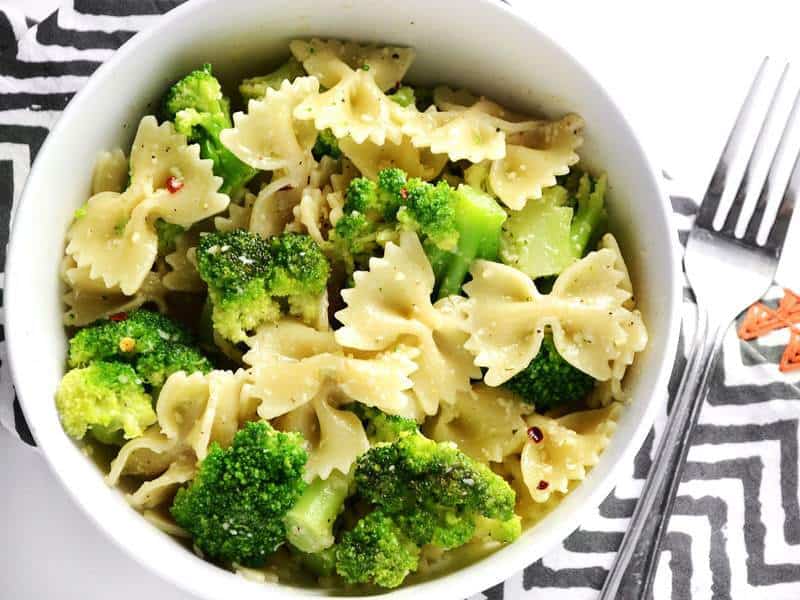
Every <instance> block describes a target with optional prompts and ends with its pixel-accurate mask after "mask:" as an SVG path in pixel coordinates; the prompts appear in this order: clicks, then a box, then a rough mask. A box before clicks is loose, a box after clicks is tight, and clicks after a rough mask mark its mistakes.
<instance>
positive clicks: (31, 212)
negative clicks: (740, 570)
mask: <svg viewBox="0 0 800 600" xmlns="http://www.w3.org/2000/svg"><path fill="white" fill-rule="evenodd" d="M311 36H320V37H334V38H351V39H355V40H364V41H376V42H387V43H393V44H401V45H409V46H413V47H415V48H416V49H417V54H418V57H417V60H416V63H415V65H414V67H413V69H412V71H411V73H410V74H409V79H410V80H411V81H415V82H419V83H434V82H446V83H449V84H451V85H456V86H465V87H468V88H471V89H473V90H475V91H477V92H480V93H483V94H485V95H487V96H489V97H492V98H495V99H497V100H498V101H500V102H506V103H508V104H510V105H512V106H513V107H515V108H519V109H526V110H528V111H538V112H543V113H545V114H546V115H549V116H553V117H555V116H560V115H562V114H563V113H565V112H568V111H574V112H577V113H579V114H581V115H582V116H583V117H584V118H585V120H586V123H587V127H586V143H585V145H584V147H583V148H582V152H581V154H582V157H583V159H584V161H587V162H588V163H589V164H590V165H591V166H593V167H594V168H596V169H599V170H604V171H606V172H607V173H608V175H609V181H610V182H611V184H612V188H611V194H610V200H609V211H610V213H611V222H612V229H613V230H614V231H615V233H616V234H617V236H618V239H619V241H620V243H621V246H622V249H623V253H624V254H625V256H626V258H627V260H628V261H629V266H630V268H631V271H632V276H633V280H634V285H635V289H636V291H637V297H638V302H639V305H640V307H641V310H642V312H643V314H644V318H645V321H646V323H647V326H648V329H649V332H650V343H649V346H648V348H647V350H646V351H645V352H644V353H643V354H641V355H640V356H639V357H638V358H637V361H636V365H635V368H634V369H633V370H632V372H631V373H630V377H629V380H628V386H629V388H630V391H631V392H632V395H633V402H632V403H631V405H630V406H629V407H627V409H626V410H625V411H624V414H623V417H622V419H621V420H620V422H619V427H618V430H617V432H616V434H615V436H614V438H613V440H612V442H611V444H610V446H609V447H608V449H607V450H606V451H605V453H604V454H603V456H602V458H601V460H600V463H599V464H598V465H597V466H596V467H595V468H594V469H593V470H592V472H591V473H590V474H589V476H588V477H587V479H586V481H584V482H583V483H582V484H581V485H580V486H579V487H578V488H577V489H576V490H575V491H574V492H572V493H571V494H570V495H569V496H568V497H567V498H566V499H565V500H564V502H563V503H562V504H561V505H560V506H559V507H558V508H557V509H556V510H555V511H554V512H553V513H552V514H550V515H549V516H548V517H547V518H545V519H544V520H543V521H542V522H540V523H539V524H537V525H536V526H535V527H533V528H532V529H530V530H528V531H526V532H525V533H524V534H523V536H522V537H521V538H520V539H519V540H518V541H517V542H515V543H514V544H511V545H509V546H508V547H505V548H503V549H502V550H500V551H499V552H497V553H495V554H493V555H491V556H490V557H487V558H485V559H483V560H481V561H479V562H477V563H475V564H473V565H471V566H468V567H466V568H463V569H461V570H459V571H456V572H454V573H451V574H448V575H445V576H442V577H440V578H438V579H435V580H432V581H428V582H425V583H421V584H417V585H414V586H410V587H403V588H400V589H397V590H394V591H391V592H388V593H386V594H385V597H387V598H389V597H391V598H393V599H400V598H420V597H426V598H427V597H436V598H440V599H447V598H463V597H467V596H469V595H471V594H473V593H475V592H478V591H480V590H483V589H485V588H487V587H489V586H491V585H493V584H495V583H497V582H499V581H501V580H502V579H505V578H507V577H509V576H510V575H512V574H513V573H515V572H516V571H519V570H520V569H522V568H524V567H525V566H527V565H528V564H530V563H532V562H534V561H535V560H537V559H538V558H540V557H541V556H542V555H543V554H544V553H545V552H546V551H547V550H548V549H550V548H552V547H553V546H554V545H556V544H557V543H559V542H560V541H561V540H563V539H564V538H565V537H566V536H567V535H568V534H569V533H570V532H571V531H572V530H573V529H575V528H576V527H577V526H578V525H579V524H580V523H581V522H582V520H583V518H584V516H585V515H587V514H591V513H592V511H593V510H594V509H595V508H596V507H597V505H598V504H599V503H600V501H601V500H602V499H603V498H604V497H605V496H606V495H607V494H608V493H609V491H610V490H611V488H612V487H613V486H614V483H615V474H616V473H617V468H618V467H620V466H622V465H628V464H629V462H630V461H631V460H632V457H633V454H634V452H635V451H636V450H637V449H638V448H639V446H640V445H641V443H642V442H643V440H644V437H645V435H646V434H647V432H648V430H649V428H650V426H651V424H652V422H653V418H654V415H655V413H656V410H657V408H658V405H659V404H660V403H661V402H662V401H663V398H664V391H665V388H666V383H667V379H668V376H669V373H670V369H671V366H672V362H673V356H674V352H675V347H676V340H677V335H678V328H679V312H678V310H679V306H680V289H681V286H680V284H679V281H680V280H679V277H678V273H679V271H678V266H679V261H678V257H677V254H676V250H675V245H674V243H673V241H674V236H675V232H674V231H673V228H672V225H671V221H670V215H671V211H670V208H669V203H668V200H667V198H666V196H665V195H664V193H663V191H662V190H661V188H660V185H659V176H658V175H657V171H656V170H655V169H654V168H653V167H652V165H651V163H650V162H649V161H648V159H647V157H646V154H645V152H644V151H643V149H642V147H641V145H640V144H639V141H638V139H637V136H636V135H635V133H634V132H633V131H632V129H631V127H630V125H629V124H628V122H627V121H626V120H625V117H624V116H623V115H622V114H621V113H620V111H619V109H618V108H617V106H616V105H615V104H614V103H613V102H612V101H611V99H610V98H609V97H608V95H607V94H606V93H605V91H604V90H603V88H602V87H601V86H600V84H599V83H598V82H597V81H595V79H594V78H593V77H592V76H591V75H590V74H589V73H588V72H586V70H584V69H583V68H582V67H581V66H580V65H579V64H578V63H577V62H576V61H575V60H574V59H573V58H572V57H571V56H570V55H569V54H568V53H567V52H566V51H565V50H563V49H562V48H560V47H559V46H558V45H556V44H555V43H554V42H553V41H552V40H550V39H549V38H548V37H547V36H545V35H544V34H543V33H541V32H539V31H537V30H536V29H535V28H534V27H533V26H532V25H530V24H529V23H527V22H525V21H523V20H522V19H520V18H519V17H517V16H515V15H514V13H513V12H512V11H511V10H510V9H508V8H507V7H505V6H504V5H502V4H500V3H499V2H495V1H490V0H472V1H469V2H465V1H463V0H437V1H436V2H431V0H404V1H403V2H398V1H397V0H328V1H326V2H319V1H314V0H235V1H234V0H225V1H223V0H218V1H214V0H198V1H195V2H189V3H188V4H186V5H184V6H181V7H180V8H178V9H176V10H174V11H173V12H171V13H170V14H168V15H167V16H165V17H163V18H162V19H161V20H159V22H158V24H157V25H156V26H155V27H153V28H152V29H150V30H148V31H145V32H143V33H140V34H139V35H137V36H135V37H134V38H133V39H132V40H130V41H129V42H128V43H127V44H125V46H124V47H123V48H122V49H120V51H119V52H117V53H116V54H115V55H114V57H113V58H112V59H111V60H109V61H108V62H107V63H106V64H105V65H103V66H102V67H100V68H99V69H98V70H97V72H96V73H95V74H94V76H93V77H92V78H91V79H90V81H89V82H88V83H87V85H86V86H85V87H84V89H83V90H82V91H81V92H80V93H79V94H78V95H77V96H76V97H75V98H74V99H73V100H72V102H71V103H70V104H69V106H68V107H67V109H66V110H65V112H64V114H63V116H62V117H61V120H60V121H59V122H58V125H57V126H56V127H55V128H54V129H53V131H52V133H51V134H50V136H49V137H48V138H47V141H46V142H45V144H44V146H43V147H42V149H41V151H40V152H39V156H38V157H37V159H36V163H35V165H34V167H33V170H32V171H31V174H30V177H29V179H28V183H27V186H26V187H25V191H24V193H23V196H22V200H21V203H20V205H19V208H18V210H17V214H16V216H15V219H14V227H13V233H12V240H11V247H10V251H9V258H8V262H7V265H6V290H5V310H6V335H7V344H8V349H9V355H10V359H11V368H12V372H13V376H14V381H15V384H16V388H17V392H18V394H19V397H20V400H21V402H22V407H23V409H24V412H25V416H26V417H27V420H28V423H29V424H30V426H31V430H32V431H33V434H34V436H35V438H36V441H37V442H38V444H39V446H40V447H41V449H42V451H43V452H44V455H45V456H46V458H47V460H48V461H49V462H50V465H51V466H52V469H53V472H54V473H55V474H56V475H57V476H58V478H59V479H61V481H62V482H63V484H64V487H65V488H66V489H67V490H68V491H69V492H70V494H72V495H73V497H74V498H75V500H76V501H77V503H78V504H79V505H80V506H81V507H83V509H84V510H85V511H86V513H87V514H88V515H89V516H90V517H91V518H93V519H94V520H95V522H96V523H97V525H98V526H99V527H100V528H101V529H103V530H104V531H105V532H106V533H107V534H108V535H109V536H110V537H111V538H112V539H113V540H115V541H116V542H117V543H118V544H119V545H120V546H121V547H123V548H124V549H125V550H127V551H128V552H129V553H130V555H131V556H132V557H133V558H135V559H136V560H137V561H139V562H140V563H141V564H143V565H145V566H146V567H147V568H149V569H151V570H153V571H155V572H156V573H159V574H160V575H162V576H163V577H164V578H165V579H168V580H170V581H172V582H173V583H175V584H176V585H178V586H180V587H182V588H185V589H186V590H189V591H191V592H193V593H195V594H197V595H198V596H201V597H203V598H208V599H218V600H221V599H225V598H237V599H239V600H248V599H256V598H258V599H262V598H264V597H267V596H270V597H283V598H298V597H306V596H320V595H325V592H324V591H323V590H307V589H299V588H291V587H289V586H285V585H280V584H266V587H265V584H258V583H253V582H250V581H246V580H245V579H243V578H241V577H238V576H236V575H233V574H231V573H228V572H226V571H224V570H222V569H220V568H217V567H215V566H213V565H211V564H210V563H206V562H204V561H202V560H201V559H199V558H197V557H196V556H194V555H193V554H192V553H190V552H187V551H186V549H185V548H184V547H183V546H181V545H180V544H178V543H177V542H175V541H174V540H173V539H172V538H170V537H169V536H167V535H165V534H163V533H161V532H160V531H158V530H157V529H155V528H154V527H153V526H151V525H150V524H148V523H147V522H146V521H145V520H144V519H143V518H142V517H141V516H140V515H139V514H137V513H136V512H135V511H134V510H132V509H131V508H129V507H128V505H127V504H126V503H125V501H124V499H123V498H122V496H121V495H120V494H119V493H118V492H117V491H115V490H113V489H110V488H108V487H107V486H106V485H105V483H104V482H103V479H102V474H101V473H100V472H99V470H98V469H97V468H96V467H95V466H94V464H92V462H91V461H90V460H88V459H87V458H86V457H85V456H84V455H83V454H82V453H81V451H80V450H79V449H78V448H77V447H76V445H75V444H73V443H72V441H71V440H70V439H69V438H68V437H67V436H66V435H65V434H64V432H63V430H62V429H61V425H60V423H59V420H58V415H57V414H56V410H55V406H54V401H53V395H54V392H55V390H56V387H57V385H58V382H59V379H60V378H61V375H62V373H63V369H64V356H65V348H66V339H65V335H64V330H63V327H62V322H61V313H62V307H61V300H60V284H59V277H58V265H59V261H60V260H61V256H62V254H63V251H64V233H65V231H66V230H67V227H68V225H69V223H70V221H71V219H72V215H73V212H74V210H75V208H76V207H78V206H79V205H80V204H82V203H83V202H84V201H85V200H86V199H87V197H88V193H89V181H90V175H91V171H92V165H93V162H94V159H95V156H96V154H97V152H98V151H100V150H103V149H110V148H114V147H117V146H121V147H123V148H127V147H129V145H130V142H131V139H132V136H133V133H134V130H135V128H136V124H137V123H138V121H139V119H140V118H141V116H142V115H143V114H146V113H151V112H154V111H155V109H156V107H157V102H158V100H159V98H160V96H161V94H162V93H163V92H164V90H165V89H166V87H167V85H168V84H169V83H170V82H171V81H173V80H175V79H176V78H178V77H180V76H181V75H182V74H184V73H186V72H187V71H189V70H190V69H191V68H194V67H197V66H198V65H200V64H202V63H203V62H212V63H213V64H214V67H215V69H216V70H217V72H218V73H219V74H220V75H222V77H223V79H224V80H225V81H227V82H229V83H231V82H234V81H235V80H237V78H240V77H241V76H242V75H246V74H251V75H252V74H257V73H261V72H264V71H266V69H267V68H268V67H271V66H273V65H274V64H275V63H276V62H277V61H278V60H279V59H280V58H282V57H284V56H286V55H288V52H287V42H288V40H290V39H292V38H295V37H311Z"/></svg>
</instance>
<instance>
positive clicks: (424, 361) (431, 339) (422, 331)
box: [335, 232, 475, 415]
mask: <svg viewBox="0 0 800 600" xmlns="http://www.w3.org/2000/svg"><path fill="white" fill-rule="evenodd" d="M353 280H354V282H355V286H354V287H353V288H351V289H347V290H343V291H342V299H343V300H344V301H345V303H346V304H347V308H345V309H342V310H340V311H339V312H337V313H336V317H337V319H338V320H339V322H341V323H342V325H343V327H341V328H340V329H338V330H337V331H336V333H335V335H336V341H337V342H339V343H340V344H341V345H342V346H345V347H347V348H355V349H358V350H362V351H372V352H376V351H383V350H386V349H389V348H392V347H394V346H396V345H397V344H398V343H407V344H409V345H413V346H414V347H416V348H418V350H419V355H418V357H417V359H416V361H417V364H418V365H419V369H418V370H417V371H416V372H414V373H413V375H412V376H411V378H412V379H413V381H414V394H415V396H416V398H417V400H418V402H419V405H420V408H421V410H422V412H423V413H424V414H427V415H432V414H435V413H436V412H437V410H438V406H439V403H440V402H441V401H444V402H446V403H450V404H452V403H453V402H454V401H455V398H456V394H457V393H458V392H459V391H466V390H469V389H470V383H469V379H470V377H469V373H470V372H473V373H474V372H475V368H474V366H473V365H472V364H471V361H470V360H469V357H468V355H467V354H466V353H463V351H462V349H461V344H459V343H452V341H451V340H453V339H454V338H455V339H456V340H458V341H460V342H463V340H464V339H466V335H464V334H463V332H461V331H460V330H459V329H458V328H457V326H456V325H455V322H454V320H453V319H452V318H451V317H450V315H449V314H448V312H447V311H446V310H444V305H438V304H437V307H434V306H433V305H432V304H431V301H430V296H431V293H432V291H433V284H434V275H433V270H432V269H431V266H430V263H429V262H428V259H427V257H426V256H425V251H424V250H423V249H422V244H420V242H419V238H418V237H417V235H416V234H415V233H412V232H404V233H402V234H401V235H400V239H399V245H398V244H394V243H392V242H390V243H388V244H386V248H385V250H384V255H383V257H382V258H372V259H370V261H369V271H357V272H355V273H354V274H353ZM448 308H449V305H448ZM448 342H450V343H448ZM465 363H466V364H465Z"/></svg>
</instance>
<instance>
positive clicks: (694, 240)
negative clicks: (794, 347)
mask: <svg viewBox="0 0 800 600" xmlns="http://www.w3.org/2000/svg"><path fill="white" fill-rule="evenodd" d="M766 63H767V59H764V62H763V63H762V64H761V67H760V68H759V70H758V73H757V74H756V77H755V80H754V81H753V83H752V85H751V87H750V90H749V92H748V94H747V97H746V98H745V100H744V104H743V105H742V108H741V109H740V111H739V115H738V117H737V119H736V123H735V124H734V127H733V130H732V131H731V133H730V136H729V137H728V141H727V143H726V144H725V148H724V149H723V151H722V156H721V157H720V159H719V163H718V164H717V168H716V170H715V172H714V176H713V177H712V179H711V183H710V184H709V186H708V190H707V191H706V194H705V196H704V198H703V202H702V203H701V205H700V209H699V211H698V213H697V218H696V220H695V223H694V227H693V228H692V231H691V232H690V234H689V240H688V242H687V244H686V254H685V255H684V259H683V262H684V267H685V269H686V275H687V277H688V279H689V283H690V285H691V286H692V289H693V290H694V294H695V298H696V300H697V327H696V329H695V334H694V339H693V341H692V344H691V347H690V348H689V352H688V356H689V358H688V361H687V364H686V369H685V371H684V373H683V377H682V379H681V382H680V385H679V386H678V391H677V393H676V395H675V398H674V400H673V403H672V410H671V412H670V415H669V419H668V421H667V426H666V429H665V431H664V436H663V438H662V440H661V443H660V444H659V446H658V449H657V450H656V454H655V457H654V459H653V463H652V466H651V467H650V472H649V474H648V477H647V480H646V482H645V484H644V488H643V490H642V494H641V497H640V499H639V502H638V503H637V505H636V509H635V510H634V513H633V517H632V518H631V522H630V525H629V527H628V531H627V533H626V534H625V537H624V538H623V540H622V545H621V547H620V549H619V553H618V554H617V558H616V561H615V563H614V565H613V566H612V567H611V570H610V571H609V573H608V577H607V578H606V582H605V585H604V586H603V590H602V592H601V594H600V598H601V600H612V599H617V598H625V599H626V600H627V599H628V598H647V597H649V594H650V592H651V587H652V584H653V578H654V576H655V572H656V568H657V566H658V557H659V554H660V547H661V542H662V540H663V538H664V534H665V532H666V529H667V524H668V522H669V517H670V514H671V512H672V507H673V505H674V502H675V497H676V495H677V491H678V486H679V485H680V480H681V472H682V471H683V467H684V465H685V463H686V455H687V453H688V451H689V440H690V438H691V435H692V430H693V429H694V426H695V424H696V423H697V419H698V416H699V414H700V409H701V407H702V405H703V402H704V400H705V398H706V384H707V383H708V377H709V374H710V373H711V369H712V366H713V364H714V359H715V358H716V355H717V352H718V350H719V348H720V346H721V345H722V339H723V336H724V334H725V332H726V331H727V329H728V327H729V326H730V324H731V322H732V321H733V320H734V319H735V318H736V316H737V315H739V314H740V313H741V312H742V311H743V310H745V309H746V308H747V307H748V306H749V305H750V304H752V303H753V302H755V301H756V300H758V299H759V298H761V297H762V296H763V295H764V293H765V292H766V291H767V290H768V289H769V286H770V285H771V283H772V281H773V279H774V276H775V270H776V269H777V266H778V259H779V258H780V254H781V250H782V248H783V242H784V239H785V238H786V232H787V230H788V228H789V221H790V220H791V217H792V212H793V210H794V205H795V200H796V197H797V194H798V191H800V154H798V155H797V156H796V157H795V162H794V166H793V168H792V172H791V175H790V177H789V180H788V183H787V184H786V188H785V190H784V193H783V197H782V199H781V201H780V205H779V208H778V212H777V215H776V218H775V221H774V223H773V225H772V227H771V230H770V232H769V235H768V237H767V240H766V242H765V243H764V245H759V244H758V243H757V237H758V232H759V229H760V227H761V223H762V221H763V220H764V213H765V209H766V206H767V202H768V199H769V196H770V190H771V189H773V188H775V187H776V186H777V184H778V182H777V181H776V179H777V177H778V175H777V171H778V167H777V165H778V164H779V162H780V161H781V160H782V157H783V156H784V155H785V154H786V153H787V152H788V149H787V146H788V139H789V137H790V136H789V131H790V130H791V129H792V126H793V124H794V123H795V121H796V120H797V118H798V112H800V108H799V107H800V93H798V95H797V96H796V97H795V99H794V104H793V105H792V109H791V113H790V115H789V118H788V121H787V123H786V125H785V127H784V129H783V133H782V135H781V139H780V142H779V143H778V146H777V149H776V151H775V153H774V155H773V157H772V160H771V163H770V166H769V171H768V173H767V177H766V180H765V182H764V186H763V187H762V189H761V191H760V194H759V196H758V200H757V201H756V206H755V209H754V211H753V214H752V216H751V218H750V220H749V222H748V223H747V227H746V230H745V233H744V236H743V237H742V238H737V237H736V235H735V231H736V226H737V223H738V222H739V218H740V217H741V212H742V206H743V205H744V203H745V198H746V197H747V194H748V191H749V190H750V189H751V187H752V185H753V181H752V176H753V169H754V166H755V165H756V164H757V163H758V162H759V160H760V157H761V156H762V155H763V154H764V153H765V152H766V150H765V146H766V145H767V142H766V138H767V137H768V136H767V135H766V131H767V130H768V129H769V127H768V123H770V122H771V120H772V119H774V118H775V115H774V112H775V105H776V103H777V99H778V98H779V96H780V95H781V91H782V88H783V86H784V83H785V80H786V72H787V70H788V65H787V66H786V69H784V71H783V74H782V75H781V78H780V81H779V83H778V85H777V87H776V89H775V92H774V95H773V97H772V100H771V103H770V105H769V108H768V110H767V114H766V116H765V118H764V121H763V122H762V123H761V129H760V130H759V133H758V136H757V138H756V141H755V143H754V144H753V148H752V150H751V154H750V157H749V160H748V162H747V166H746V167H745V172H744V175H743V177H742V180H741V183H740V185H739V188H738V190H737V192H736V195H735V197H734V200H733V203H732V205H731V208H730V210H729V212H728V214H727V216H726V217H725V222H724V225H723V226H722V228H721V229H719V230H715V229H714V225H713V222H714V218H715V216H716V214H717V210H718V209H719V204H720V200H721V198H722V195H723V192H724V191H725V189H727V188H728V187H729V186H731V185H733V183H732V182H731V181H730V173H729V170H730V165H731V162H732V160H733V157H734V156H735V155H736V154H737V152H739V150H740V147H741V146H742V145H743V141H742V137H743V134H744V130H745V128H746V124H747V123H748V122H749V121H751V120H752V113H753V110H754V104H755V102H754V99H755V97H756V96H757V94H758V91H759V89H760V88H761V87H762V86H763V79H764V71H765V67H766ZM626 574H629V576H628V577H626V576H625V575H626ZM623 588H624V591H623ZM635 589H638V590H639V592H638V593H636V592H634V591H633V590H635ZM628 590H630V591H628Z"/></svg>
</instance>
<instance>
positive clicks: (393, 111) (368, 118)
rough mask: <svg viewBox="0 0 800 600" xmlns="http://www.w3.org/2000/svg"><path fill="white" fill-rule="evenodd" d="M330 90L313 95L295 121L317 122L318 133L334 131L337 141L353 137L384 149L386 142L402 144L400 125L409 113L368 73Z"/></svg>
mask: <svg viewBox="0 0 800 600" xmlns="http://www.w3.org/2000/svg"><path fill="white" fill-rule="evenodd" d="M342 68H343V69H348V70H349V73H347V74H346V75H344V76H343V77H342V78H341V79H340V80H339V82H338V83H337V84H336V85H334V86H333V87H332V88H330V89H329V90H327V91H325V92H322V93H320V94H311V95H309V96H308V97H307V98H306V99H305V100H304V101H303V102H301V103H300V104H298V105H297V106H296V107H295V109H294V117H295V119H299V120H301V121H307V122H313V124H314V126H315V127H316V129H317V130H318V131H322V130H324V129H330V130H331V131H332V132H333V134H334V135H335V136H336V137H337V138H344V137H348V136H349V137H351V138H353V141H354V142H356V143H358V144H360V143H362V142H364V141H365V140H370V141H371V142H373V143H375V144H378V145H383V144H384V143H385V142H386V140H389V141H390V142H393V143H395V144H399V143H400V141H401V139H402V133H401V130H400V125H401V122H402V120H403V119H404V115H406V114H407V111H406V109H404V108H402V107H401V106H400V105H399V104H397V103H396V102H393V101H392V100H390V99H389V98H388V97H387V96H386V94H384V93H383V91H382V90H381V88H380V87H378V85H377V84H376V83H375V79H373V77H372V75H371V74H370V73H369V72H368V71H364V70H362V69H358V70H355V71H353V70H352V69H349V67H347V65H344V64H342Z"/></svg>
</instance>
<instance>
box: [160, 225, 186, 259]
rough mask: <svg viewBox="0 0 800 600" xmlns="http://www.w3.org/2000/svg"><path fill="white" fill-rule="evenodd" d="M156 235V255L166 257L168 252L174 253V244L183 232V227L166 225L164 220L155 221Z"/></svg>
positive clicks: (184, 229)
mask: <svg viewBox="0 0 800 600" xmlns="http://www.w3.org/2000/svg"><path fill="white" fill-rule="evenodd" d="M154 225H155V228H156V233H157V234H158V253H159V254H160V255H161V256H166V255H167V254H169V253H170V252H175V242H176V240H177V239H178V237H179V236H181V235H182V234H183V233H184V232H185V231H186V228H185V227H181V226H180V225H175V224H174V223H167V222H166V221H165V220H164V219H160V218H159V219H156V221H155V223H154Z"/></svg>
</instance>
